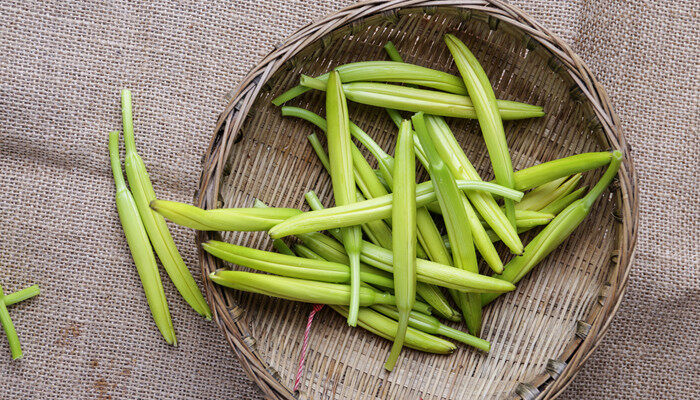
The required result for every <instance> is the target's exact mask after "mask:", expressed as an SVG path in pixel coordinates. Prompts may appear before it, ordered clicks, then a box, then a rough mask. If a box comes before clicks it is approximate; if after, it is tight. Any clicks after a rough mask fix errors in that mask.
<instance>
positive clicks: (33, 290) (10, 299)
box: [3, 285, 40, 307]
mask: <svg viewBox="0 0 700 400" xmlns="http://www.w3.org/2000/svg"><path fill="white" fill-rule="evenodd" d="M39 293H40V290H39V285H32V286H30V287H28V288H24V289H22V290H18V291H16V292H14V293H10V294H6V295H5V297H4V298H3V301H4V302H5V306H7V307H9V306H11V305H13V304H17V303H19V302H21V301H24V300H27V299H31V298H32V297H34V296H36V295H38V294H39Z"/></svg>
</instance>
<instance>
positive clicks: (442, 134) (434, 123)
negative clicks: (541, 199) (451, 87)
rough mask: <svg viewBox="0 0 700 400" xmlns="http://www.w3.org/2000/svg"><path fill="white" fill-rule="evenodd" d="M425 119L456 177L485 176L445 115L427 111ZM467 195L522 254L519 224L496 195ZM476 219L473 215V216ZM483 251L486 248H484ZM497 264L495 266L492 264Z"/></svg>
mask: <svg viewBox="0 0 700 400" xmlns="http://www.w3.org/2000/svg"><path fill="white" fill-rule="evenodd" d="M425 123H426V125H427V126H428V127H429V128H430V129H429V130H428V132H429V133H430V135H431V139H432V141H433V144H434V145H435V148H436V149H437V151H438V153H439V154H440V157H441V158H442V160H443V161H444V162H445V163H446V164H447V166H448V167H449V168H450V171H451V172H452V175H454V177H455V178H456V179H471V180H478V181H480V180H481V177H480V176H479V174H478V173H477V171H476V169H475V168H474V166H473V165H472V164H471V162H470V161H469V159H468V158H467V156H466V155H465V154H464V151H463V150H462V148H461V147H460V145H459V143H457V139H455V137H454V135H453V134H452V131H451V130H450V128H449V126H447V123H446V122H445V120H444V119H443V118H439V117H434V116H431V115H426V117H425ZM466 195H467V197H468V198H469V201H470V202H471V203H472V204H473V205H474V208H475V209H476V210H477V211H478V212H479V214H481V216H482V217H483V218H484V220H485V221H486V222H487V223H488V225H489V226H490V227H491V229H493V230H494V232H496V233H497V234H498V237H500V238H501V239H502V240H503V243H504V244H505V245H506V246H508V248H509V249H510V250H511V251H512V252H513V253H515V254H520V253H521V252H522V250H523V244H522V242H521V241H520V237H518V233H517V232H516V230H515V228H513V226H512V225H511V224H510V221H508V218H506V215H505V214H504V213H503V211H502V210H501V208H500V207H499V206H498V203H496V201H495V200H494V199H493V197H492V196H491V195H490V194H488V193H483V192H476V191H473V192H467V193H466ZM513 200H515V201H520V200H519V199H513ZM470 221H473V219H470ZM472 231H474V232H477V230H476V229H475V227H474V226H472ZM475 238H476V239H478V240H483V235H482V236H476V235H475ZM476 244H477V245H479V244H480V242H479V241H477V242H476ZM481 246H483V247H484V248H485V246H486V244H485V243H481ZM482 255H483V252H482ZM492 267H493V266H492Z"/></svg>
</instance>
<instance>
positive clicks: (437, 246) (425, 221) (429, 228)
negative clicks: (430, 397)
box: [363, 41, 503, 321]
mask: <svg viewBox="0 0 700 400" xmlns="http://www.w3.org/2000/svg"><path fill="white" fill-rule="evenodd" d="M384 49H385V50H386V52H387V54H388V55H389V58H391V60H392V61H396V62H403V59H402V58H401V54H399V52H398V50H396V47H394V44H393V43H392V42H390V41H389V42H387V43H386V45H384ZM460 83H462V82H460ZM465 92H466V89H465ZM385 110H386V112H387V114H389V117H390V118H391V119H392V121H394V123H395V124H396V126H397V127H399V128H400V127H401V124H402V122H403V118H402V117H401V115H400V114H399V112H398V111H396V110H393V109H388V108H387V109H385ZM412 137H413V144H414V151H415V153H416V157H417V158H418V159H419V160H420V162H421V163H422V164H423V165H424V166H427V165H428V161H427V160H426V157H425V154H424V152H423V148H422V147H421V145H420V141H419V140H418V137H417V136H416V135H415V134H412ZM363 143H364V142H363ZM377 147H378V146H377ZM370 151H371V150H370ZM375 157H377V156H375ZM392 161H393V159H392ZM380 166H381V162H380ZM390 181H391V180H390ZM465 207H471V205H469V204H468V203H465ZM416 226H417V235H418V243H420V245H421V247H422V248H424V249H425V251H426V253H427V254H426V255H427V256H428V258H429V259H430V260H432V261H435V262H437V263H440V264H444V265H450V266H451V265H452V257H451V256H450V254H449V253H448V251H447V247H446V246H445V245H444V243H443V242H442V240H441V237H440V231H439V230H438V228H437V226H436V225H435V221H433V218H432V216H431V215H430V213H429V212H428V210H427V209H426V208H425V207H419V208H418V209H417V210H416ZM491 247H493V246H491ZM494 252H495V249H494ZM420 258H423V257H420ZM485 258H488V256H485ZM496 258H497V259H498V264H499V265H500V266H501V268H502V267H503V265H502V264H501V260H500V258H498V255H497V254H496ZM416 293H418V294H419V295H420V296H421V297H422V298H423V299H425V301H427V302H428V303H429V304H430V305H431V306H432V307H433V309H434V311H435V313H436V314H438V315H440V316H442V317H443V318H446V319H448V320H450V321H459V320H460V319H461V314H460V313H459V312H458V311H457V310H455V309H454V308H452V306H450V304H449V302H448V301H447V299H446V298H445V296H444V295H443V294H442V292H441V291H440V289H438V288H437V287H436V286H434V285H426V284H425V283H423V282H418V284H417V286H416Z"/></svg>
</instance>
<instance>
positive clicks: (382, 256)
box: [298, 232, 515, 293]
mask: <svg viewBox="0 0 700 400" xmlns="http://www.w3.org/2000/svg"><path fill="white" fill-rule="evenodd" d="M298 237H299V239H301V240H302V242H304V244H305V245H306V246H308V247H309V248H311V249H312V250H313V251H314V252H316V253H318V254H319V255H321V256H322V257H324V258H326V259H329V260H330V259H332V257H334V254H335V257H337V254H338V253H341V252H342V251H343V248H342V246H340V244H339V243H338V242H336V241H335V240H333V239H332V238H329V237H328V236H325V235H323V234H321V233H318V232H314V233H306V234H302V235H298ZM361 259H362V261H363V262H365V263H366V264H369V265H371V266H373V267H375V268H379V269H381V270H384V271H386V272H389V273H393V272H394V266H393V265H394V255H393V254H392V252H391V251H390V250H387V249H384V248H382V247H379V246H377V245H374V244H372V243H370V242H362V253H361ZM416 279H417V280H418V281H420V282H425V283H429V284H433V285H437V286H442V287H446V288H448V289H457V290H459V291H462V292H478V293H485V292H499V293H500V292H509V291H511V290H513V289H515V286H512V285H510V284H507V285H504V283H507V282H504V281H502V280H499V279H495V278H493V277H490V276H485V275H480V274H475V273H472V272H468V271H464V270H461V269H458V268H454V267H450V266H447V265H443V264H439V263H436V262H433V261H429V260H423V259H421V258H418V259H416Z"/></svg>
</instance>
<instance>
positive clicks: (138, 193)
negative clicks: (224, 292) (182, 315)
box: [122, 89, 211, 319]
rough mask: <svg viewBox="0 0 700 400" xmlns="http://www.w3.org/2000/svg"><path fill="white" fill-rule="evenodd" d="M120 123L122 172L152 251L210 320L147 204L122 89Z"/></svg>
mask: <svg viewBox="0 0 700 400" xmlns="http://www.w3.org/2000/svg"><path fill="white" fill-rule="evenodd" d="M122 122H123V125H124V145H125V147H126V157H125V159H124V167H125V168H124V169H125V170H126V177H127V179H128V180H129V187H130V188H131V191H132V193H133V195H134V200H135V201H136V207H137V208H138V212H139V215H140V216H141V220H142V221H143V225H144V227H145V228H146V232H147V233H148V238H149V239H150V240H151V244H153V249H154V250H155V251H156V254H158V258H159V259H160V261H161V264H163V268H165V271H166V272H167V273H168V276H170V279H171V280H172V281H173V284H174V285H175V287H176V288H177V290H178V291H179V292H180V294H181V295H182V297H183V298H184V299H185V301H187V303H188V304H189V305H190V306H191V307H192V308H193V309H194V310H195V311H197V312H198V313H199V314H201V315H202V316H204V317H205V318H206V319H211V310H210V309H209V305H207V302H206V300H204V296H203V295H202V292H201V291H200V290H199V287H198V286H197V283H196V282H195V280H194V278H193V277H192V274H190V270H189V269H187V266H186V265H185V262H184V261H183V260H182V257H181V256H180V253H179V252H178V251H177V247H176V246H175V242H174V241H173V238H172V236H171V235H170V231H169V230H168V226H167V225H166V223H165V219H164V218H163V217H162V216H161V215H160V214H157V213H156V212H154V211H153V210H151V208H150V206H149V204H150V202H151V201H153V200H155V198H156V193H155V191H154V190H153V185H152V184H151V180H150V178H149V177H148V172H146V165H145V164H144V163H143V160H141V157H140V156H139V155H138V154H137V153H136V143H135V141H134V125H133V120H132V111H131V92H130V91H129V90H126V89H124V90H122Z"/></svg>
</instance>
